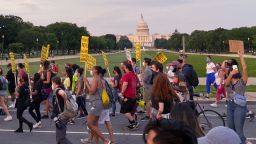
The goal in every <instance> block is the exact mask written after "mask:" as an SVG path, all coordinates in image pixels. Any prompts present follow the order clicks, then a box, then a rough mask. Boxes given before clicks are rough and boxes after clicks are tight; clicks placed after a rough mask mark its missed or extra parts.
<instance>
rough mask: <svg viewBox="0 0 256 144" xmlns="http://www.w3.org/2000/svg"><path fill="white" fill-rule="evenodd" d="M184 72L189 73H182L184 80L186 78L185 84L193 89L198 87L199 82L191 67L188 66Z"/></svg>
mask: <svg viewBox="0 0 256 144" xmlns="http://www.w3.org/2000/svg"><path fill="white" fill-rule="evenodd" d="M186 71H189V72H186V73H184V71H183V74H184V75H185V78H186V80H187V82H188V83H189V85H191V86H193V87H197V86H198V85H199V80H198V76H197V73H196V71H195V70H194V68H193V66H192V65H188V66H187V67H186Z"/></svg>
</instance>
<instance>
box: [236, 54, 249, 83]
mask: <svg viewBox="0 0 256 144" xmlns="http://www.w3.org/2000/svg"><path fill="white" fill-rule="evenodd" d="M237 54H238V55H239V58H240V62H241V65H242V79H243V81H244V83H245V84H246V83H247V80H248V73H247V65H246V63H245V60H244V55H243V54H242V53H241V52H240V51H239V52H238V53H237Z"/></svg>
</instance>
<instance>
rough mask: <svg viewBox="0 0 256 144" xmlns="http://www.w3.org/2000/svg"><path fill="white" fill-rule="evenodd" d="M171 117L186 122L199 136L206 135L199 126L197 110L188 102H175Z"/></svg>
mask: <svg viewBox="0 0 256 144" xmlns="http://www.w3.org/2000/svg"><path fill="white" fill-rule="evenodd" d="M171 118H172V119H174V120H176V121H180V122H184V123H185V124H186V125H187V126H189V127H191V128H192V129H193V130H194V132H195V135H196V136H197V137H202V136H204V135H205V134H204V132H203V131H202V129H201V128H200V126H199V122H198V120H197V117H196V115H195V111H194V110H193V109H192V108H191V106H190V105H189V103H188V102H182V103H177V104H175V106H174V108H173V109H172V112H171Z"/></svg>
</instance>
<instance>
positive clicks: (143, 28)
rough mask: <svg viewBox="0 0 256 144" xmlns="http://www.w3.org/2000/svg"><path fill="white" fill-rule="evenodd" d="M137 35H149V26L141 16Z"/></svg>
mask: <svg viewBox="0 0 256 144" xmlns="http://www.w3.org/2000/svg"><path fill="white" fill-rule="evenodd" d="M136 30H137V35H149V28H148V24H147V23H146V22H145V21H144V19H143V16H142V15H141V19H140V20H139V22H138V24H137V29H136Z"/></svg>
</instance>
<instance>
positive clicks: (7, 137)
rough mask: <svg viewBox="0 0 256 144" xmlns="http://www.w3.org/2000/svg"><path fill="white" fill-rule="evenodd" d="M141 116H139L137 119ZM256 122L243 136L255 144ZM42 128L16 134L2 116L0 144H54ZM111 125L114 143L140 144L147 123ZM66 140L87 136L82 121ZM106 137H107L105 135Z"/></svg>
mask: <svg viewBox="0 0 256 144" xmlns="http://www.w3.org/2000/svg"><path fill="white" fill-rule="evenodd" d="M202 106H204V107H205V109H212V108H211V107H209V105H208V104H202ZM248 107H249V108H250V109H253V110H254V111H256V106H255V105H254V106H252V105H249V106H248ZM215 110H216V111H218V112H219V113H221V114H223V113H224V112H225V110H226V108H225V106H224V105H220V106H219V107H218V108H217V109H215ZM12 114H13V115H15V110H13V111H12ZM25 117H26V118H28V119H30V120H31V121H32V119H31V116H30V115H29V114H28V112H25ZM141 117H143V115H139V118H141ZM255 121H256V120H254V121H253V122H249V120H248V119H247V120H246V124H245V128H244V130H245V134H246V136H247V137H248V138H250V140H252V141H253V142H254V143H255V144H256V134H255V129H256V122H255ZM42 122H43V128H41V129H37V130H33V131H32V133H29V132H27V131H26V132H25V133H22V134H16V133H14V132H13V131H14V130H15V129H16V128H17V127H18V121H17V119H16V118H15V119H14V120H13V121H11V122H4V121H3V116H1V117H0V143H1V144H35V143H36V144H54V143H55V127H54V125H51V123H50V120H48V119H47V120H45V119H44V120H42ZM111 122H112V124H113V128H114V133H115V138H116V142H117V143H118V144H131V143H133V144H142V143H143V141H142V131H143V128H144V126H145V125H146V123H147V122H141V124H140V128H139V130H137V131H133V132H131V131H129V130H128V129H127V128H126V127H125V126H126V125H127V120H126V119H125V118H124V117H123V116H122V115H121V114H117V115H116V117H114V118H111ZM101 128H102V130H103V132H104V134H107V133H106V129H105V128H104V126H101ZM24 129H25V130H27V129H28V128H27V126H26V125H24ZM67 135H68V136H67V137H68V138H69V139H70V140H71V141H72V142H73V143H74V144H79V143H80V139H81V138H84V137H85V136H87V130H86V126H85V125H84V124H83V119H77V120H76V124H75V125H69V126H68V134H67ZM105 136H107V135H105Z"/></svg>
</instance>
